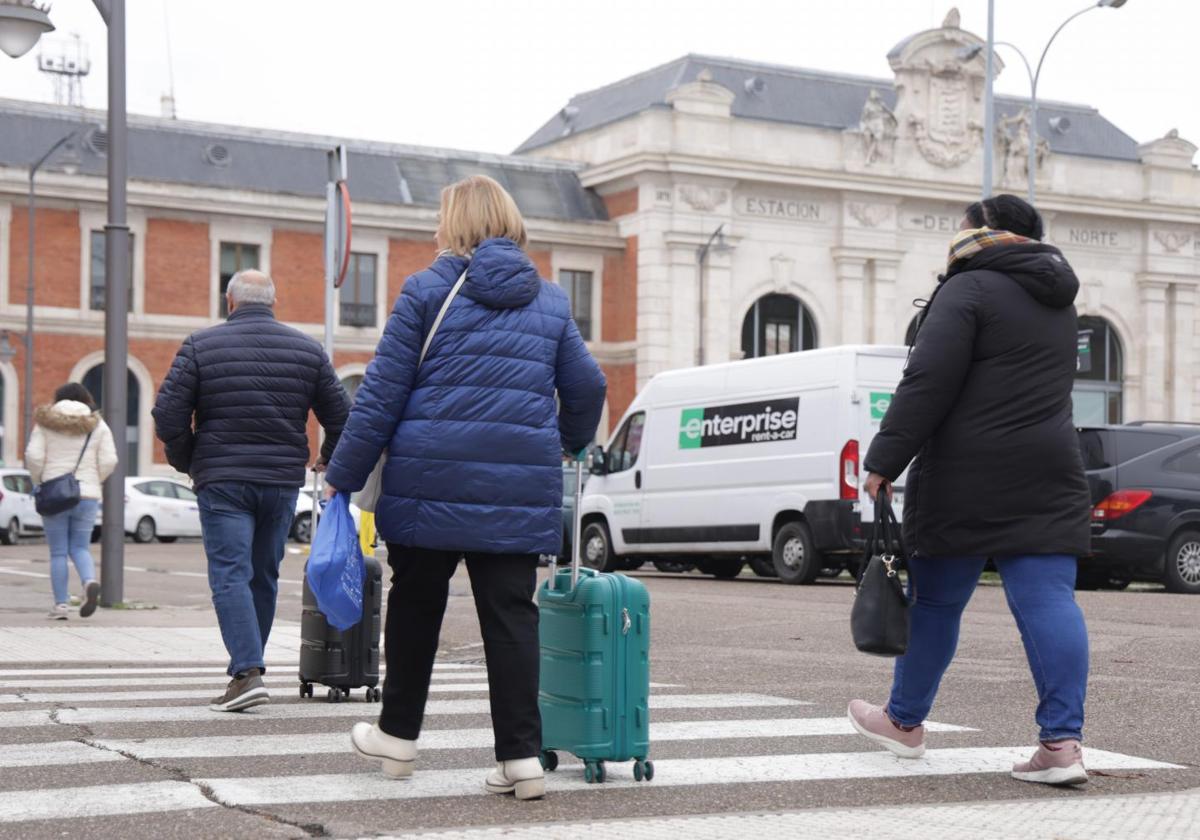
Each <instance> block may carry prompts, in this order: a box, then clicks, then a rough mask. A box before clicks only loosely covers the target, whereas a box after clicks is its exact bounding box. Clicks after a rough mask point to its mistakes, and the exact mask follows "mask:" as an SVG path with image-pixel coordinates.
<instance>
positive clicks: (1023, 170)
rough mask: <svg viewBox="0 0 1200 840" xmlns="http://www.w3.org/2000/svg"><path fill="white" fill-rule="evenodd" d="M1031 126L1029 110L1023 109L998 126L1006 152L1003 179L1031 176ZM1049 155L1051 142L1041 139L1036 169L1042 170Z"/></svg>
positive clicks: (1039, 139)
mask: <svg viewBox="0 0 1200 840" xmlns="http://www.w3.org/2000/svg"><path fill="white" fill-rule="evenodd" d="M1029 124H1030V123H1029V109H1028V108H1022V109H1021V110H1020V111H1018V112H1017V113H1015V114H1013V115H1012V116H1010V117H1004V118H1003V119H1001V120H1000V121H999V122H998V123H997V124H996V133H997V134H998V135H999V138H1000V145H1001V148H1003V150H1004V174H1003V176H1002V177H1003V178H1006V179H1007V178H1008V177H1009V176H1012V177H1014V178H1015V177H1017V176H1018V175H1020V176H1028V175H1029ZM1049 154H1050V142H1049V141H1048V140H1046V138H1044V137H1039V138H1038V143H1037V152H1036V158H1035V160H1034V165H1035V166H1036V168H1038V169H1041V168H1042V163H1043V162H1045V160H1046V156H1047V155H1049Z"/></svg>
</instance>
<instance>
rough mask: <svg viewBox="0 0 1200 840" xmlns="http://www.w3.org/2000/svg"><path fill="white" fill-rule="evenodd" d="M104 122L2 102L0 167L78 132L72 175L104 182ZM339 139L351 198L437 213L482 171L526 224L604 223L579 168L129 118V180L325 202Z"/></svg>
mask: <svg viewBox="0 0 1200 840" xmlns="http://www.w3.org/2000/svg"><path fill="white" fill-rule="evenodd" d="M104 121H105V117H104V113H103V112H101V111H80V110H79V109H73V108H67V107H62V106H56V105H44V104H38V103H30V102H20V101H16V100H9V99H0V138H3V139H2V141H0V166H11V167H17V168H22V169H23V168H26V167H28V166H29V165H30V164H31V163H32V162H33V161H35V160H37V159H38V158H39V157H41V156H42V155H43V154H44V153H45V152H46V150H47V149H49V148H50V147H51V146H52V145H53V144H54V143H55V142H56V141H57V140H58V139H59V138H60V137H62V136H64V135H65V134H68V133H69V132H71V131H73V130H75V129H78V128H81V127H83V129H84V133H85V138H87V137H90V138H91V139H85V141H84V142H83V143H82V144H81V147H80V153H79V155H78V161H77V162H78V164H79V171H80V172H82V173H85V174H89V175H98V176H103V175H104V174H105V166H106V162H105V158H104V157H103V155H102V154H100V153H99V152H98V151H97V148H102V146H103V142H102V141H103V136H101V137H100V139H99V140H97V139H96V137H95V135H93V134H89V132H92V131H94V130H96V129H98V128H102V127H103V126H104ZM339 142H340V143H345V144H346V147H347V149H348V152H349V155H348V158H349V171H350V194H351V196H352V197H353V198H354V199H355V200H357V201H367V202H378V203H381V204H397V205H414V206H419V207H437V206H438V203H439V198H440V192H441V189H442V187H444V186H446V185H447V184H450V183H452V182H453V181H456V180H458V179H459V178H462V177H465V176H467V175H472V174H486V175H490V176H492V177H493V178H495V179H496V180H497V181H499V182H500V183H501V184H503V185H504V186H505V187H506V188H507V189H508V190H509V192H511V193H512V195H513V197H514V198H515V199H516V201H517V204H518V205H519V206H520V208H521V211H522V212H523V213H524V214H525V215H527V216H529V217H531V218H539V219H548V220H560V221H602V220H606V219H607V218H608V216H607V213H606V211H605V209H604V204H603V202H602V201H601V200H600V198H599V196H597V195H596V194H595V193H593V192H592V191H591V190H588V189H585V188H584V187H583V185H582V184H581V183H580V182H579V174H578V173H579V169H580V167H579V166H577V165H574V164H570V163H560V162H555V161H543V160H538V159H533V158H518V157H512V156H506V155H488V154H481V153H476V152H462V151H455V150H450V149H436V148H424V147H417V146H402V145H392V144H386V143H371V142H367V141H355V140H345V139H342V140H338V139H334V138H329V137H320V136H316V135H303V134H290V133H287V132H278V131H266V130H257V129H246V128H235V127H230V126H220V125H211V124H206V123H192V122H183V121H177V120H168V119H164V118H157V117H143V116H135V115H130V117H129V177H130V179H131V180H140V181H158V182H166V183H177V184H188V185H195V186H203V187H218V188H221V187H223V188H228V189H240V190H251V191H256V192H264V193H276V194H289V195H297V196H307V197H324V195H325V180H326V171H327V166H326V158H325V152H326V150H327V149H329V148H332V147H333V146H334V145H336V144H337V143H339ZM218 147H220V148H218ZM66 157H69V155H66ZM63 159H64V152H62V151H60V152H58V153H57V155H56V157H55V161H56V162H57V163H59V164H60V165H61V162H62V161H63ZM214 161H215V162H214Z"/></svg>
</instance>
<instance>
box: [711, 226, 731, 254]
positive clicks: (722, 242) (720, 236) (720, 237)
mask: <svg viewBox="0 0 1200 840" xmlns="http://www.w3.org/2000/svg"><path fill="white" fill-rule="evenodd" d="M711 250H712V252H713V253H714V254H728V253H729V252H730V251H732V250H733V246H732V245H730V244H729V242H728V241H726V239H725V231H723V230H722V231H720V232H718V233H717V241H716V242H714V243H713V245H712V249H711Z"/></svg>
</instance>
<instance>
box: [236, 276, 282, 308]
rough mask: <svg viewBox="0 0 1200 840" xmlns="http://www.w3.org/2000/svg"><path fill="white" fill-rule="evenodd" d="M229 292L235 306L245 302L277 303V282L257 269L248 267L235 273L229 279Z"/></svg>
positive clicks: (270, 304)
mask: <svg viewBox="0 0 1200 840" xmlns="http://www.w3.org/2000/svg"><path fill="white" fill-rule="evenodd" d="M228 292H229V296H230V297H231V298H233V305H234V306H240V305H242V304H243V303H265V304H267V305H268V306H274V305H275V283H274V281H272V280H271V278H270V277H268V276H267V275H266V274H264V273H263V272H261V271H258V270H257V269H253V268H248V269H246V270H245V271H239V272H238V273H237V274H235V275H233V277H231V278H230V279H229V288H228Z"/></svg>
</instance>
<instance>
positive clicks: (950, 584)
mask: <svg viewBox="0 0 1200 840" xmlns="http://www.w3.org/2000/svg"><path fill="white" fill-rule="evenodd" d="M995 561H996V569H997V570H998V571H999V572H1000V577H1001V579H1002V580H1003V581H1004V595H1005V597H1006V598H1007V599H1008V608H1009V609H1010V610H1012V614H1013V617H1014V618H1015V619H1016V620H1017V628H1018V629H1019V630H1020V631H1021V641H1022V642H1024V644H1025V655H1026V657H1027V658H1028V659H1029V669H1030V671H1032V672H1033V682H1034V685H1035V686H1036V687H1037V693H1038V707H1037V715H1036V719H1037V723H1038V726H1039V727H1040V730H1041V731H1040V733H1039V735H1038V738H1039V740H1042V741H1061V740H1063V739H1066V738H1076V739H1082V737H1083V702H1084V697H1085V695H1086V693H1087V675H1088V637H1087V626H1086V625H1085V624H1084V621H1083V613H1082V612H1081V611H1080V609H1079V605H1078V604H1076V603H1075V567H1076V560H1075V558H1074V557H1070V556H1067V555H1065V554H1042V555H1026V556H1020V557H996V558H995ZM985 562H986V558H984V557H915V558H913V559H911V560H909V594H910V595H911V594H912V592H913V587H914V585H915V588H916V603H915V604H913V608H912V612H911V614H910V627H911V631H910V637H909V642H908V653H906V654H905V655H904V656H902V657H900V658H899V659H897V660H896V668H895V676H894V679H893V682H892V697H891V700H890V701H889V702H888V714H890V715H891V717H892V720H894V721H896V722H897V723H899V724H901V725H903V726H916V725H918V724H919V723H921V722H922V721H924V720H925V718H926V717H927V716H928V715H929V710H930V709H931V708H932V707H933V700H934V697H936V696H937V690H938V685H939V684H940V683H941V681H942V675H943V674H945V673H946V669H947V668H949V667H950V661H951V660H952V659H953V658H954V650H955V648H956V647H957V646H958V626H959V623H960V620H961V619H962V613H963V610H964V609H965V608H966V606H967V602H968V601H969V600H971V595H972V593H974V591H975V586H976V584H977V583H978V582H979V575H980V573H982V572H983V567H984V563H985Z"/></svg>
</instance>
